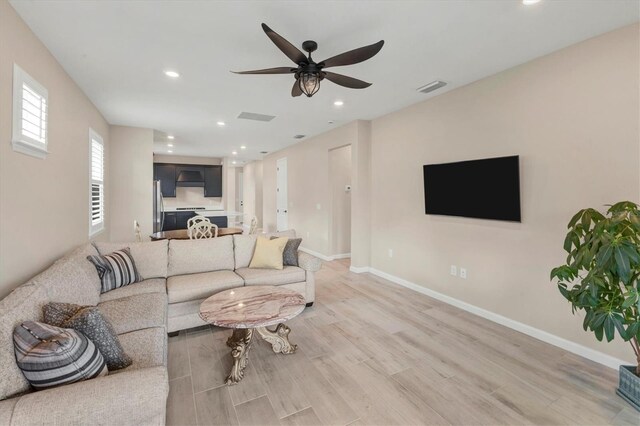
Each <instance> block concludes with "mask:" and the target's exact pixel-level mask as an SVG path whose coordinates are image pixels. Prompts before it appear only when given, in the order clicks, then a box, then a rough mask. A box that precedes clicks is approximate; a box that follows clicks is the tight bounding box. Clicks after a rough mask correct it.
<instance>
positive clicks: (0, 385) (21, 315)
mask: <svg viewBox="0 0 640 426" xmlns="http://www.w3.org/2000/svg"><path fill="white" fill-rule="evenodd" d="M48 301H49V297H48V295H47V290H46V289H45V288H44V287H40V286H37V285H34V284H33V283H31V284H27V285H22V286H20V287H18V288H16V289H15V290H13V291H12V292H11V293H9V295H8V296H7V297H5V298H4V299H2V300H0V366H1V367H0V399H5V398H8V397H11V396H13V395H16V394H19V393H23V392H27V391H28V390H29V389H30V386H29V382H28V381H27V379H26V378H25V377H24V374H22V371H20V369H19V368H18V365H17V364H16V356H15V353H14V350H13V330H14V328H15V327H16V326H18V325H20V324H21V323H23V322H24V321H40V320H41V319H42V307H43V306H44V305H45V304H46V303H47V302H48Z"/></svg>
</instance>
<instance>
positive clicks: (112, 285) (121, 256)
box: [87, 247, 142, 293]
mask: <svg viewBox="0 0 640 426" xmlns="http://www.w3.org/2000/svg"><path fill="white" fill-rule="evenodd" d="M87 259H88V260H89V261H90V262H91V263H93V265H94V266H95V267H96V269H97V270H98V276H99V277H100V284H101V287H102V288H101V289H100V293H106V292H107V291H111V290H115V289H116V288H119V287H124V286H125V285H129V284H133V283H137V282H139V281H142V277H141V276H140V274H139V273H138V269H137V268H136V263H135V262H134V261H133V257H132V256H131V251H130V250H129V247H126V248H123V249H122V250H116V251H114V252H113V253H109V254H106V255H104V256H87Z"/></svg>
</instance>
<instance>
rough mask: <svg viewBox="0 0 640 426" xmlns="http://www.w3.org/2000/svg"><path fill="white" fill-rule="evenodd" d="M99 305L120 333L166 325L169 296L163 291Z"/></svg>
mask: <svg viewBox="0 0 640 426" xmlns="http://www.w3.org/2000/svg"><path fill="white" fill-rule="evenodd" d="M134 285H135V284H134ZM98 307H99V308H100V311H101V312H102V313H103V314H104V315H105V316H106V317H107V318H108V319H109V321H111V324H113V328H114V329H115V330H116V333H118V334H122V333H128V332H130V331H135V330H142V329H144V328H149V327H165V325H166V321H167V296H166V295H164V294H161V293H149V294H138V295H135V296H129V297H124V298H122V299H115V300H109V301H107V302H102V303H100V304H99V305H98ZM125 351H126V348H125Z"/></svg>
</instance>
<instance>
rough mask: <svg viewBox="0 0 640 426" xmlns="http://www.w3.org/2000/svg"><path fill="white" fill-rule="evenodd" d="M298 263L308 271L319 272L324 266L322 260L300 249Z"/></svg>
mask: <svg viewBox="0 0 640 426" xmlns="http://www.w3.org/2000/svg"><path fill="white" fill-rule="evenodd" d="M298 265H299V266H300V267H301V268H302V269H304V270H305V271H308V272H318V271H319V270H320V268H321V267H322V261H321V260H320V259H318V258H317V257H315V256H312V255H310V254H309V253H306V252H304V251H298Z"/></svg>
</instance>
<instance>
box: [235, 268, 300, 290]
mask: <svg viewBox="0 0 640 426" xmlns="http://www.w3.org/2000/svg"><path fill="white" fill-rule="evenodd" d="M236 274H238V275H240V276H241V277H242V278H243V279H244V285H280V284H291V283H297V282H302V281H304V280H305V279H306V275H305V272H304V269H302V268H299V267H297V266H285V267H284V268H283V269H255V268H240V269H238V270H236Z"/></svg>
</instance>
